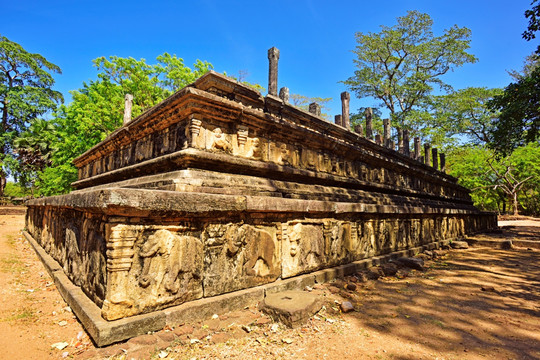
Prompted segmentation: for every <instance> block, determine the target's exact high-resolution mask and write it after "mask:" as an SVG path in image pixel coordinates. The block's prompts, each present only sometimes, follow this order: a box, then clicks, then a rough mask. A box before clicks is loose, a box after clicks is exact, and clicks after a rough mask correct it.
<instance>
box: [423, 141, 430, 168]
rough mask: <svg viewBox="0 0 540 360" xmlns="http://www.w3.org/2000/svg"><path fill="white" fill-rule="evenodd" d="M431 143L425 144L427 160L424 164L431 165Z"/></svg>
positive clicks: (425, 157)
mask: <svg viewBox="0 0 540 360" xmlns="http://www.w3.org/2000/svg"><path fill="white" fill-rule="evenodd" d="M430 153H431V145H430V144H424V160H425V161H426V162H425V163H424V164H426V165H427V166H429V165H431V154H430Z"/></svg>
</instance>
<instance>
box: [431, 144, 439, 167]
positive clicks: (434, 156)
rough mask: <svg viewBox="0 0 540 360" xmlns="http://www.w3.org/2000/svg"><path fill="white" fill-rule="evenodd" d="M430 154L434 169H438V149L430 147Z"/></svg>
mask: <svg viewBox="0 0 540 360" xmlns="http://www.w3.org/2000/svg"><path fill="white" fill-rule="evenodd" d="M431 155H432V157H431V158H432V159H433V167H434V168H435V169H436V170H439V155H438V150H437V148H433V149H431Z"/></svg>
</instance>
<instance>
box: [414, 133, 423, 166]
mask: <svg viewBox="0 0 540 360" xmlns="http://www.w3.org/2000/svg"><path fill="white" fill-rule="evenodd" d="M420 156H422V155H421V154H420V138H419V137H415V138H414V158H415V159H416V160H418V161H420Z"/></svg>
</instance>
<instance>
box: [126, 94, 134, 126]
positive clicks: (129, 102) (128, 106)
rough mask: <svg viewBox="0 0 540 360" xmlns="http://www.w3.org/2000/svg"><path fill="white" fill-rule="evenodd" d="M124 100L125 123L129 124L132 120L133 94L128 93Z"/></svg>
mask: <svg viewBox="0 0 540 360" xmlns="http://www.w3.org/2000/svg"><path fill="white" fill-rule="evenodd" d="M124 100H125V102H124V125H127V124H128V123H129V122H130V121H131V107H132V105H133V95H131V94H126V96H125V97H124Z"/></svg>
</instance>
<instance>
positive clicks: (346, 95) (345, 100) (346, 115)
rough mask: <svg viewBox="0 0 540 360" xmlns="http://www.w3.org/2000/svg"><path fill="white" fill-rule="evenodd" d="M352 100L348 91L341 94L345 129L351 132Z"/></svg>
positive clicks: (342, 119)
mask: <svg viewBox="0 0 540 360" xmlns="http://www.w3.org/2000/svg"><path fill="white" fill-rule="evenodd" d="M350 100H351V95H349V93H348V92H347V91H344V92H342V93H341V121H342V124H343V127H345V128H346V129H347V130H351V121H350V118H349V101H350Z"/></svg>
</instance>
